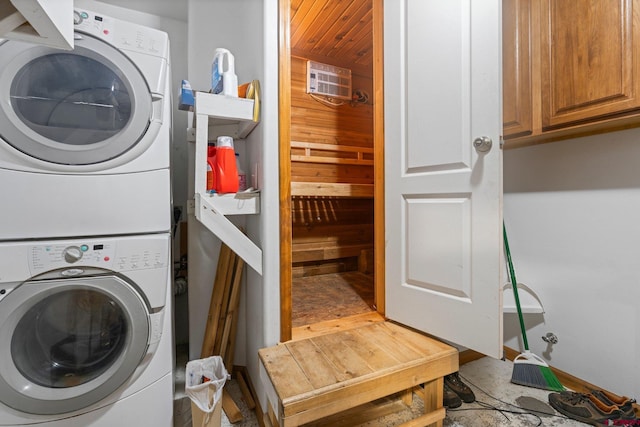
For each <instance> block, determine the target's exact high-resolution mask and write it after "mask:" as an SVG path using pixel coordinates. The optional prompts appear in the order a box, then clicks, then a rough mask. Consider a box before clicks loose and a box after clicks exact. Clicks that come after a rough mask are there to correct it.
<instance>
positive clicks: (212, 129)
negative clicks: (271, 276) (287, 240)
mask: <svg viewBox="0 0 640 427" xmlns="http://www.w3.org/2000/svg"><path fill="white" fill-rule="evenodd" d="M253 104H254V101H253V100H252V99H244V98H234V97H230V96H225V95H213V94H210V93H206V92H196V99H195V116H196V128H195V132H194V130H193V129H189V130H188V133H187V140H189V141H195V144H196V147H195V167H194V170H195V187H194V188H195V195H194V203H195V206H194V209H195V216H196V218H197V219H198V220H199V221H200V222H201V223H202V224H203V225H204V226H205V227H207V228H208V229H209V230H210V231H211V232H212V233H213V234H215V235H216V236H218V238H219V239H220V240H222V241H223V242H224V243H225V244H226V245H227V246H229V248H231V250H232V251H234V252H235V253H236V254H238V256H239V257H240V258H242V259H243V260H244V261H245V262H246V263H247V265H249V266H250V267H251V268H253V269H254V270H255V271H256V272H257V273H258V274H262V250H261V249H260V248H259V247H258V246H257V245H256V244H255V243H253V241H251V239H249V238H248V237H247V236H246V235H245V234H244V233H243V232H242V231H240V230H239V229H238V227H236V226H235V225H234V224H233V223H232V222H231V221H229V220H228V219H227V218H226V215H250V214H258V213H259V212H260V193H259V192H252V193H233V194H215V193H214V194H210V193H208V192H207V189H206V173H207V171H206V165H207V142H208V141H209V140H213V139H215V138H216V137H217V136H220V135H229V136H232V137H233V138H234V140H235V139H243V138H246V137H247V135H249V133H251V131H252V130H253V129H254V128H255V126H256V125H257V122H254V121H253Z"/></svg>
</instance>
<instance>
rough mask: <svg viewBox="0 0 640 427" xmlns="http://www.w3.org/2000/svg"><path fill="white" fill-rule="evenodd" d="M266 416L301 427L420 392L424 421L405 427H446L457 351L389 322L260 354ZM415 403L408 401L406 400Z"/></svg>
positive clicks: (318, 337) (293, 342)
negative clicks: (446, 394)
mask: <svg viewBox="0 0 640 427" xmlns="http://www.w3.org/2000/svg"><path fill="white" fill-rule="evenodd" d="M259 356H260V361H261V365H260V377H261V379H262V381H263V383H264V384H265V385H266V386H265V387H266V390H267V397H268V399H269V405H268V406H269V407H268V410H269V415H270V418H271V421H272V423H275V425H279V426H281V427H289V426H299V425H302V424H305V423H309V422H312V421H316V420H322V419H324V418H326V417H329V416H331V415H334V414H337V413H339V412H342V411H346V410H348V409H352V408H355V407H357V406H359V405H363V404H366V403H369V402H372V401H374V400H376V399H380V398H383V397H386V396H390V395H392V394H395V393H399V392H404V391H408V390H411V389H412V388H414V387H416V386H423V387H424V393H423V394H422V395H423V396H424V401H425V402H424V404H425V405H424V406H425V414H424V415H422V416H420V417H418V418H416V419H413V420H412V421H410V422H407V423H405V424H403V426H427V425H434V426H442V420H443V419H444V417H445V409H444V408H443V406H442V397H443V377H444V376H445V375H447V374H450V373H452V372H456V371H457V370H458V351H457V350H456V349H455V348H453V347H451V346H449V345H446V344H444V343H442V342H440V341H437V340H435V339H432V338H429V337H426V336H424V335H421V334H418V333H416V332H413V331H410V330H408V329H406V328H403V327H401V326H398V325H396V324H394V323H391V322H376V323H372V324H369V325H365V326H360V327H357V328H355V329H349V330H343V331H341V332H335V333H332V334H327V335H321V336H316V337H311V338H305V339H301V340H297V341H289V342H286V343H283V344H279V345H276V346H274V347H269V348H264V349H261V350H260V351H259ZM409 396H410V393H409Z"/></svg>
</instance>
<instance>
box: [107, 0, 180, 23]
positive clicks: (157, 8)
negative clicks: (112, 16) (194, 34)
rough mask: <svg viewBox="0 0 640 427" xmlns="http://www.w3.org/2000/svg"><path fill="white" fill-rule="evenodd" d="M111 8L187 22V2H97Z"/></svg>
mask: <svg viewBox="0 0 640 427" xmlns="http://www.w3.org/2000/svg"><path fill="white" fill-rule="evenodd" d="M97 1H100V2H102V3H107V4H110V5H113V6H119V7H124V8H126V9H133V10H137V11H139V12H145V13H150V14H152V15H158V16H163V17H165V18H172V19H177V20H178V21H184V22H187V10H188V1H187V0H97Z"/></svg>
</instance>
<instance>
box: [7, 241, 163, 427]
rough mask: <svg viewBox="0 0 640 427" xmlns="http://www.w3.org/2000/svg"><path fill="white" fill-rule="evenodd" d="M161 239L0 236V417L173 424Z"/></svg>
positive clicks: (55, 423)
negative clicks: (24, 238) (6, 238)
mask: <svg viewBox="0 0 640 427" xmlns="http://www.w3.org/2000/svg"><path fill="white" fill-rule="evenodd" d="M169 247H170V236H169V235H168V234H156V235H146V236H136V237H133V236H131V237H122V238H92V239H77V240H64V241H62V240H50V241H37V242H13V243H6V242H5V243H0V343H2V344H1V345H0V360H2V363H1V364H0V426H22V425H34V424H35V425H38V426H46V427H62V426H64V427H80V426H91V427H98V426H99V427H113V426H134V425H139V426H154V427H157V426H160V427H162V426H166V427H170V426H172V425H173V421H172V407H173V375H172V371H173V365H174V362H173V342H172V334H171V332H172V327H171V324H172V322H171V307H172V305H171V301H172V294H171V292H169V284H170V280H169V279H170V278H169V272H170V270H171V269H170V258H169V254H170V250H169Z"/></svg>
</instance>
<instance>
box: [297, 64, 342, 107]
mask: <svg viewBox="0 0 640 427" xmlns="http://www.w3.org/2000/svg"><path fill="white" fill-rule="evenodd" d="M307 93H315V94H317V95H327V96H331V97H333V98H343V99H351V70H349V69H347V68H340V67H335V66H333V65H327V64H321V63H319V62H313V61H307Z"/></svg>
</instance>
